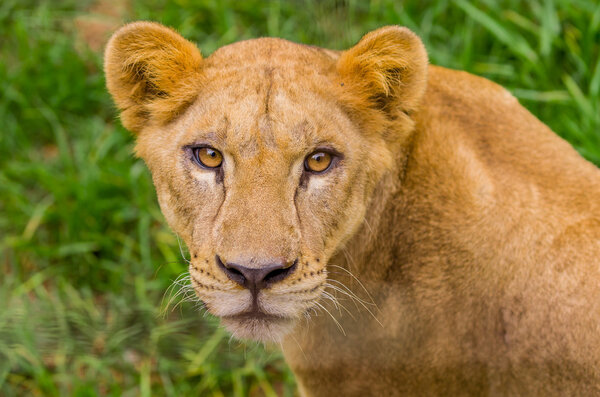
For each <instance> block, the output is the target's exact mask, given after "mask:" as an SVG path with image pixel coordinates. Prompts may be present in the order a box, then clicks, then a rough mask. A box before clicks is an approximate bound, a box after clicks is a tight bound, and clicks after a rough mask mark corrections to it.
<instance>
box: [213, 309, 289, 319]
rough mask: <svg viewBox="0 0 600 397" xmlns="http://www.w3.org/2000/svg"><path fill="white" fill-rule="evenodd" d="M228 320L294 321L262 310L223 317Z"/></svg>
mask: <svg viewBox="0 0 600 397" xmlns="http://www.w3.org/2000/svg"><path fill="white" fill-rule="evenodd" d="M221 318H223V319H227V320H236V321H273V322H278V321H290V320H292V319H291V318H289V317H283V316H278V315H275V314H270V313H266V312H264V311H262V310H251V311H246V312H243V313H238V314H233V315H227V316H223V317H221Z"/></svg>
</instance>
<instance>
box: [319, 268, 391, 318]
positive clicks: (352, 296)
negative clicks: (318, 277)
mask: <svg viewBox="0 0 600 397" xmlns="http://www.w3.org/2000/svg"><path fill="white" fill-rule="evenodd" d="M329 281H334V280H331V279H330V280H329ZM335 281H337V280H335ZM338 283H340V284H341V285H342V286H343V287H344V288H345V289H346V290H347V291H344V290H342V289H341V288H339V287H337V286H334V285H331V284H328V283H326V285H327V286H329V287H331V288H333V289H334V290H336V291H339V292H340V293H342V294H344V295H347V296H348V297H350V298H351V299H353V300H354V301H355V305H356V302H358V303H360V304H361V306H362V307H363V308H364V309H365V310H366V311H367V312H368V313H369V314H370V315H371V317H373V319H374V320H375V321H377V323H378V324H379V325H381V326H382V327H383V324H382V323H381V321H379V319H378V318H377V316H375V314H374V313H373V312H372V311H371V310H370V309H369V308H368V307H367V305H366V304H365V303H363V301H362V300H361V299H359V298H357V297H356V295H354V293H353V292H352V291H350V289H348V287H346V286H345V285H344V284H343V283H341V282H340V281H338ZM334 287H336V288H334ZM366 303H368V302H366ZM373 305H375V307H376V308H377V310H378V311H379V312H380V313H381V311H380V310H379V307H377V305H376V304H375V303H373Z"/></svg>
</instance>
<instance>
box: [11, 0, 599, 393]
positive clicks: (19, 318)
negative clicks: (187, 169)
mask: <svg viewBox="0 0 600 397" xmlns="http://www.w3.org/2000/svg"><path fill="white" fill-rule="evenodd" d="M90 5H91V2H87V3H86V2H83V3H82V2H80V1H76V0H60V1H59V0H37V1H36V0H28V1H25V0H3V1H2V2H1V3H0V125H1V128H2V132H1V133H0V275H1V276H0V277H1V280H2V281H1V283H0V302H2V305H1V306H0V395H6V396H13V395H44V396H63V395H76V396H88V395H89V396H92V395H130V396H137V395H142V396H149V395H171V396H178V395H215V396H220V395H223V396H229V395H234V396H246V395H253V396H255V395H275V394H277V395H282V394H283V395H293V394H294V381H293V377H292V376H291V374H290V372H289V371H288V370H287V369H286V367H285V364H284V362H283V360H282V357H281V354H280V353H279V352H278V351H277V350H275V349H267V350H265V349H264V348H263V347H261V346H258V345H253V344H248V345H245V344H241V343H239V342H236V341H231V340H230V338H229V336H228V335H226V334H225V333H224V332H223V331H222V330H220V329H219V328H218V327H217V322H216V320H214V319H211V318H209V317H205V316H203V315H202V312H201V311H200V310H199V309H198V308H196V307H195V306H194V305H193V304H192V303H188V302H183V303H181V305H179V306H178V308H177V310H174V311H168V312H167V314H166V315H162V314H161V312H162V310H163V309H164V306H165V305H164V302H162V301H163V296H164V294H165V291H166V290H167V289H168V288H169V286H170V285H171V283H172V281H173V280H175V279H176V278H177V277H178V276H179V275H180V274H182V273H183V272H184V271H185V269H186V265H185V261H184V259H183V258H182V255H181V253H180V249H179V246H178V243H177V239H176V238H175V236H174V235H173V234H172V233H171V232H170V231H169V230H168V229H167V228H166V226H165V223H164V220H163V218H162V215H161V214H160V211H159V209H158V205H157V202H156V197H155V194H154V190H153V187H152V183H151V179H150V175H149V173H148V171H147V170H146V168H145V166H144V164H143V163H142V162H141V161H140V160H138V159H134V158H133V157H132V155H131V151H132V144H133V140H132V137H131V136H130V135H129V134H128V133H127V132H126V131H125V130H124V129H123V128H122V127H121V126H120V124H119V122H118V121H117V120H116V113H115V111H114V108H113V106H112V103H111V101H110V98H109V96H108V94H107V93H106V90H105V88H104V78H103V75H102V71H101V55H100V54H99V53H97V52H93V51H92V50H90V49H89V48H88V47H87V46H86V44H85V43H84V42H83V40H82V39H81V38H80V37H79V36H78V34H77V30H76V29H75V24H74V20H75V19H76V18H77V17H79V16H81V15H83V14H89V11H88V8H89V6H90ZM128 18H129V19H130V20H134V19H152V20H157V21H161V22H163V23H165V24H168V25H171V26H174V27H175V28H177V29H178V30H179V31H180V32H181V33H182V34H184V35H185V36H186V37H188V38H189V39H191V40H193V41H195V42H197V43H198V44H199V46H200V48H201V49H202V52H203V53H204V54H205V55H208V54H210V53H211V52H212V51H214V50H215V49H216V48H218V47H219V46H222V45H225V44H228V43H231V42H234V41H237V40H241V39H246V38H252V37H259V36H266V35H273V36H280V37H284V38H288V39H291V40H294V41H299V42H304V43H310V44H316V45H321V46H327V47H330V48H336V49H343V48H346V47H348V46H349V45H351V44H352V43H354V42H356V41H357V40H358V39H359V38H360V36H361V35H362V34H364V33H365V32H367V31H369V30H371V29H374V28H377V27H379V26H382V25H386V24H400V25H405V26H408V27H409V28H411V29H413V30H414V31H415V32H417V33H418V34H419V35H420V36H421V37H422V38H423V40H424V42H425V44H426V46H427V48H428V51H429V54H430V58H431V61H432V63H435V64H439V65H444V66H448V67H451V68H455V69H464V70H468V71H471V72H473V73H476V74H479V75H483V76H485V77H488V78H490V79H492V80H494V81H496V82H498V83H500V84H502V85H504V86H505V87H507V88H508V89H510V90H511V91H512V92H513V93H514V94H515V95H516V96H517V97H518V98H519V99H520V101H521V103H523V104H524V105H525V106H526V107H528V108H529V109H530V110H531V111H532V112H533V113H534V114H536V115H537V116H538V117H539V118H540V119H541V120H542V121H544V122H545V123H547V124H548V125H550V126H551V127H552V129H553V130H554V131H556V132H557V133H558V134H560V135H561V136H563V137H564V138H566V139H567V140H569V141H570V142H571V143H572V144H573V145H574V146H575V147H576V148H577V150H579V152H580V153H582V155H584V156H585V157H586V158H588V159H589V160H590V161H592V162H594V163H596V164H600V48H599V43H600V4H599V3H598V2H597V1H595V0H555V1H550V0H548V1H542V0H536V1H530V2H523V1H518V0H508V1H495V0H486V1H481V2H478V3H474V2H473V3H471V2H468V1H466V0H454V1H444V0H439V1H410V2H409V1H406V2H401V1H398V0H372V1H357V0H356V1H353V0H346V1H336V2H334V1H317V0H310V1H309V0H304V1H303V0H296V1H287V2H283V1H270V2H265V1H258V0H252V1H234V0H227V1H216V0H173V1H168V0H148V1H137V2H134V3H133V4H132V5H131V7H130V11H129V16H128ZM167 297H168V294H167Z"/></svg>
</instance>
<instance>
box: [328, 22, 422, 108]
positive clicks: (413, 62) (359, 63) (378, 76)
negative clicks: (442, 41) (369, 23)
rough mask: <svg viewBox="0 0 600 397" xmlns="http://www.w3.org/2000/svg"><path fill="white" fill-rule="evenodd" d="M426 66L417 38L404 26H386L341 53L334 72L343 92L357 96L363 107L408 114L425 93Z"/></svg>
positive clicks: (417, 104)
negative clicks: (336, 73)
mask: <svg viewBox="0 0 600 397" xmlns="http://www.w3.org/2000/svg"><path fill="white" fill-rule="evenodd" d="M427 63H428V61H427V52H426V50H425V47H424V46H423V43H422V42H421V40H420V39H419V38H418V37H417V35H415V34H414V33H413V32H411V31H410V30H408V29H407V28H404V27H400V26H386V27H383V28H380V29H377V30H374V31H372V32H370V33H367V34H366V35H365V36H364V37H363V38H362V39H361V40H360V41H359V42H358V44H356V45H355V46H354V47H352V48H350V49H349V50H347V51H345V52H343V53H342V55H341V56H340V58H339V60H338V63H337V71H338V74H339V75H340V78H341V83H342V84H343V85H344V89H345V90H349V91H352V93H353V96H358V97H359V98H360V101H361V102H362V105H364V104H365V102H366V105H367V106H368V107H370V108H376V109H379V110H383V111H385V112H386V113H389V114H393V113H395V112H396V111H398V110H400V111H402V112H405V113H408V114H410V113H411V112H412V111H414V110H416V109H417V107H418V106H419V102H420V100H421V98H422V96H423V93H424V92H425V87H426V81H427Z"/></svg>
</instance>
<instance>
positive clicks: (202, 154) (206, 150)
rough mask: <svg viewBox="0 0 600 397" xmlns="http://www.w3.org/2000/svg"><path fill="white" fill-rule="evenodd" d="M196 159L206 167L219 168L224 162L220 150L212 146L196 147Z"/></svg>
mask: <svg viewBox="0 0 600 397" xmlns="http://www.w3.org/2000/svg"><path fill="white" fill-rule="evenodd" d="M194 157H195V158H196V161H198V163H200V165H203V166H204V167H206V168H217V167H219V166H220V165H221V163H222V162H223V155H222V154H221V152H219V151H218V150H215V149H213V148H210V147H198V148H194Z"/></svg>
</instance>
